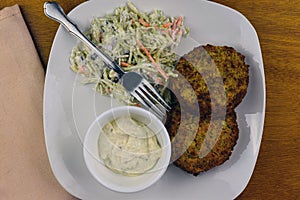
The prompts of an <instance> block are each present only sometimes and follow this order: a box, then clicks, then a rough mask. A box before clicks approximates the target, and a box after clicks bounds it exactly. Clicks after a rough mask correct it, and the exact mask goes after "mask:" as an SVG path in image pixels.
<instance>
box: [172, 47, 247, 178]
mask: <svg viewBox="0 0 300 200" xmlns="http://www.w3.org/2000/svg"><path fill="white" fill-rule="evenodd" d="M244 60H245V57H244V56H243V55H242V54H240V53H238V52H237V51H236V50H234V49H233V48H232V47H227V46H212V45H206V46H199V47H197V48H195V49H194V50H193V51H191V52H190V53H188V54H186V55H184V56H183V57H182V58H180V60H179V62H178V64H177V66H176V70H177V71H178V73H179V74H180V75H181V76H182V77H183V78H179V79H171V80H170V89H171V90H172V91H173V92H174V93H175V95H176V98H177V104H176V103H175V104H174V107H173V109H172V110H171V111H170V113H169V115H168V119H167V123H166V127H167V130H168V132H169V134H170V138H171V141H172V159H173V160H175V162H174V164H175V165H176V166H178V167H180V168H181V169H183V170H185V171H187V172H188V173H191V174H194V175H198V174H199V173H200V172H203V171H207V170H209V169H211V168H213V167H215V166H218V165H221V164H222V163H224V162H225V161H226V160H228V159H229V157H230V155H231V153H232V150H233V148H234V146H235V145H236V142H237V139H238V134H239V129H238V125H237V122H236V113H235V111H234V108H235V107H236V106H238V105H239V104H240V103H241V101H242V100H243V98H244V96H245V95H246V93H247V87H248V83H249V66H248V65H247V64H245V62H244ZM216 72H217V73H216ZM187 82H188V84H189V85H190V86H191V87H187ZM220 83H221V84H220ZM193 93H194V94H193ZM192 95H196V99H197V100H196V101H197V103H196V104H198V105H197V106H195V103H194V102H193V98H191V96H192ZM191 105H192V106H191ZM196 107H199V108H200V116H199V110H198V109H196ZM212 109H214V111H217V112H214V113H221V114H220V115H219V116H215V115H214V116H212V115H211V113H212ZM219 111H220V112H219ZM222 111H224V112H222ZM209 127H210V129H209Z"/></svg>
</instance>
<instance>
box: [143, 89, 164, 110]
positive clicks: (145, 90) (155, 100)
mask: <svg viewBox="0 0 300 200" xmlns="http://www.w3.org/2000/svg"><path fill="white" fill-rule="evenodd" d="M139 88H140V89H141V90H142V91H143V92H144V93H146V95H147V96H148V97H150V98H151V99H152V100H153V101H154V105H155V104H158V106H157V105H155V106H156V107H157V108H158V109H159V110H160V111H161V109H163V110H164V111H168V109H167V108H165V107H164V106H163V105H162V104H161V103H160V102H159V101H158V100H157V99H156V98H155V96H153V94H151V93H150V92H149V91H148V89H147V88H146V87H145V86H143V85H142V84H141V85H140V86H139ZM160 108H161V109H160ZM161 112H162V111H161Z"/></svg>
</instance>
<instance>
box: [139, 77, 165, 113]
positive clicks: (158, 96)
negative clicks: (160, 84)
mask: <svg viewBox="0 0 300 200" xmlns="http://www.w3.org/2000/svg"><path fill="white" fill-rule="evenodd" d="M142 83H143V84H144V85H145V86H146V87H147V88H149V90H151V92H153V93H154V94H155V96H156V97H157V98H158V99H159V100H160V101H161V102H162V103H163V104H164V105H162V104H161V103H159V104H160V105H161V106H162V107H164V108H165V109H166V110H170V109H171V107H170V106H169V105H168V104H167V102H165V100H164V99H163V98H162V97H161V96H160V94H158V92H157V91H156V89H155V88H153V87H152V85H151V84H150V83H148V81H145V80H143V81H142ZM147 92H148V91H147ZM151 96H152V95H151ZM153 99H155V100H156V98H153Z"/></svg>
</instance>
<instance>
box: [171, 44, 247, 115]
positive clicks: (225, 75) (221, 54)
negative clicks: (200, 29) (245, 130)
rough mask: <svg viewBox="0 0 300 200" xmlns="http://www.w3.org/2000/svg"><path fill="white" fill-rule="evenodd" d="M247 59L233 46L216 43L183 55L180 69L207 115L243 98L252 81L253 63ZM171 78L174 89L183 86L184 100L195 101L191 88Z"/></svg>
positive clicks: (236, 103)
mask: <svg viewBox="0 0 300 200" xmlns="http://www.w3.org/2000/svg"><path fill="white" fill-rule="evenodd" d="M244 59H245V56H244V55H242V54H241V53H239V52H237V51H236V50H234V49H233V48H232V47H227V46H213V45H205V46H199V47H197V48H195V49H194V50H192V51H191V52H189V53H187V54H185V55H184V56H183V57H181V58H180V60H179V62H178V64H177V65H176V70H177V71H178V73H180V74H181V75H183V76H184V77H186V79H187V81H188V82H189V83H190V84H191V85H192V87H193V89H194V91H195V93H196V95H197V97H198V100H199V107H200V110H202V115H203V116H204V115H206V114H210V113H207V112H211V110H212V109H215V110H216V112H215V113H218V112H217V111H218V109H222V108H223V107H226V108H231V109H233V108H235V107H236V106H237V105H238V104H239V103H240V102H241V101H242V99H243V98H244V96H245V95H246V93H247V88H248V83H249V66H248V65H247V64H245V61H244ZM170 82H171V83H170V88H171V90H178V89H179V90H180V92H179V93H180V94H181V96H180V97H181V98H183V99H184V101H182V102H183V103H186V104H187V107H188V105H191V104H190V102H189V99H190V98H189V96H188V94H189V92H188V91H187V90H188V89H187V88H186V87H182V85H181V83H179V82H178V81H177V80H175V79H171V81H170ZM186 94H187V95H186ZM193 110H194V108H191V109H189V111H193ZM224 110H225V109H224ZM219 113H221V112H219Z"/></svg>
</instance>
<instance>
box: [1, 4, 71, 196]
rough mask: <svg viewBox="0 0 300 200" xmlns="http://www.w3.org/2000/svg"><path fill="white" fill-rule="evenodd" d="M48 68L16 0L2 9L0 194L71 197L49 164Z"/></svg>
mask: <svg viewBox="0 0 300 200" xmlns="http://www.w3.org/2000/svg"><path fill="white" fill-rule="evenodd" d="M43 85H44V71H43V68H42V65H41V62H40V60H39V57H38V55H37V52H36V49H35V47H34V45H33V42H32V39H31V37H30V34H29V32H28V29H27V27H26V25H25V23H24V20H23V18H22V15H21V13H20V9H19V7H18V6H17V5H15V6H12V7H7V8H4V9H2V10H0V199H5V200H7V199H14V200H15V199H31V200H33V199H73V197H72V196H70V195H69V194H68V193H67V192H66V191H64V189H63V188H62V187H61V186H60V185H59V183H58V182H57V180H56V179H55V178H54V176H53V174H52V171H51V169H50V165H49V161H48V157H47V152H46V147H45V139H44V134H43V115H42V114H43V107H42V105H43V102H42V101H43Z"/></svg>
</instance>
